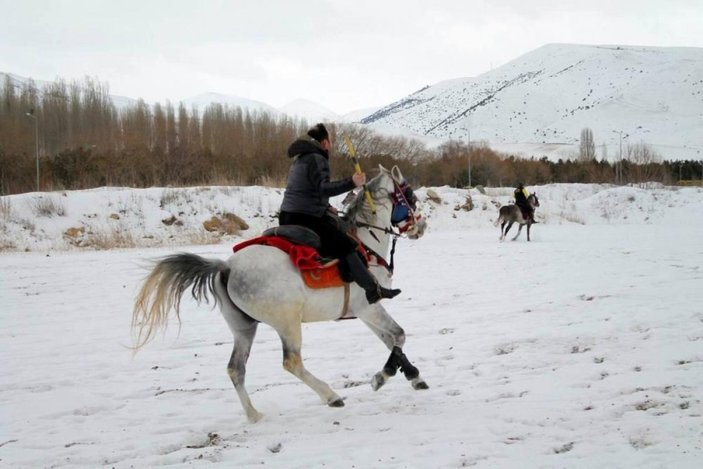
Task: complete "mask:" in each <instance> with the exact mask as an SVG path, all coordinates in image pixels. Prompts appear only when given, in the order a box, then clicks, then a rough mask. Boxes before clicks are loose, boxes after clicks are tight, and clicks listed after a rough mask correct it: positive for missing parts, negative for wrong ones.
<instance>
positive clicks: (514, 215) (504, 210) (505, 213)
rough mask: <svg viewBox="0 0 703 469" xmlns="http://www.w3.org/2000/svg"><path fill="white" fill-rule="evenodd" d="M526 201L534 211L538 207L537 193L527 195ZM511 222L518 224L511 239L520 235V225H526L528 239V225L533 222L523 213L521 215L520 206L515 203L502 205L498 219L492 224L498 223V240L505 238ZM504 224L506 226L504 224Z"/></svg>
mask: <svg viewBox="0 0 703 469" xmlns="http://www.w3.org/2000/svg"><path fill="white" fill-rule="evenodd" d="M527 203H528V204H530V207H532V211H533V212H534V210H535V209H536V208H537V207H539V199H538V198H537V194H536V193H535V194H530V196H529V197H527ZM513 223H517V224H518V226H519V227H518V230H517V234H516V235H515V237H514V238H513V241H515V240H516V239H517V237H518V236H520V232H521V231H522V225H527V240H528V241H529V240H530V226H532V224H533V223H534V222H533V221H532V220H530V219H528V218H525V215H523V213H522V210H521V209H520V207H518V206H517V205H515V204H510V205H503V206H502V207H500V210H499V211H498V219H497V220H496V222H495V223H494V225H495V226H498V224H500V240H501V241H503V240H504V239H505V236H506V235H507V234H508V231H510V227H512V226H513ZM506 224H507V225H508V226H505V225H506Z"/></svg>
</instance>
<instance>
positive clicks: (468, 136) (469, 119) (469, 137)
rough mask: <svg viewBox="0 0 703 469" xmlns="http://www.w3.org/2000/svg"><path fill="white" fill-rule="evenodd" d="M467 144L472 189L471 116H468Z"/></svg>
mask: <svg viewBox="0 0 703 469" xmlns="http://www.w3.org/2000/svg"><path fill="white" fill-rule="evenodd" d="M466 146H467V147H468V149H469V189H471V116H466Z"/></svg>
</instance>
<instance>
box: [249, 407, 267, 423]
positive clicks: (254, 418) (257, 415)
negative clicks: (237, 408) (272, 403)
mask: <svg viewBox="0 0 703 469" xmlns="http://www.w3.org/2000/svg"><path fill="white" fill-rule="evenodd" d="M262 418H264V414H262V413H261V412H257V411H256V410H255V411H253V412H249V413H248V414H247V420H249V423H256V422H258V421H259V420H261V419H262Z"/></svg>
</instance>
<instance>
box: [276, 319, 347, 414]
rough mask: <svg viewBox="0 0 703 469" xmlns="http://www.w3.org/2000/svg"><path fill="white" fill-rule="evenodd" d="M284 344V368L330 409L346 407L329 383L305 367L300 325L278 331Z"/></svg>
mask: <svg viewBox="0 0 703 469" xmlns="http://www.w3.org/2000/svg"><path fill="white" fill-rule="evenodd" d="M277 332H278V335H279V336H280V337H281V343H282V344H283V368H285V369H286V371H288V372H290V373H291V374H293V375H294V376H295V377H297V378H298V379H300V380H301V381H302V382H303V383H305V384H307V385H308V386H310V388H311V389H312V390H313V391H315V392H316V393H317V394H318V395H319V396H320V398H322V400H323V401H324V402H325V403H327V405H328V406H330V407H344V401H343V400H342V398H341V397H339V396H338V395H337V393H335V392H334V391H333V390H332V388H330V387H329V385H328V384H327V383H325V382H324V381H322V380H320V379H318V378H316V377H315V376H314V375H313V374H312V373H310V372H309V371H308V370H306V369H305V367H304V366H303V358H302V356H301V354H300V348H301V345H302V330H301V325H300V323H297V324H294V325H290V326H289V327H287V328H286V330H285V331H282V330H278V329H277Z"/></svg>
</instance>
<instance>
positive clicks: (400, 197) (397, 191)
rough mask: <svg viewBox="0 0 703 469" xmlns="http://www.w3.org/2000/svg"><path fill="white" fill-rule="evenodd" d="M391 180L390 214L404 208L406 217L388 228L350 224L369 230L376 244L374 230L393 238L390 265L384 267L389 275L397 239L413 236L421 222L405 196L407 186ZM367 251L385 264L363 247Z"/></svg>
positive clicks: (376, 238) (366, 224)
mask: <svg viewBox="0 0 703 469" xmlns="http://www.w3.org/2000/svg"><path fill="white" fill-rule="evenodd" d="M391 179H392V180H393V188H394V190H393V194H392V195H391V200H392V201H393V207H392V208H391V212H392V211H393V209H395V208H396V207H398V206H404V207H405V208H407V210H408V215H407V216H406V217H405V218H403V219H401V220H397V221H395V222H393V221H391V224H390V226H385V227H384V226H378V225H373V224H371V223H366V222H362V221H356V220H355V221H353V222H352V223H353V224H354V225H355V226H356V227H357V228H367V229H368V230H369V234H371V236H372V237H373V238H374V239H375V240H376V241H378V242H380V240H379V239H378V237H377V236H376V234H375V233H374V230H376V231H380V232H382V233H384V234H387V235H390V236H392V238H393V241H392V244H391V260H390V263H388V264H387V265H386V268H387V269H388V270H389V271H390V273H391V274H392V273H393V264H394V260H393V257H394V255H395V245H396V243H397V242H398V238H406V237H410V236H414V235H416V234H417V233H418V231H419V229H420V227H419V225H420V221H421V220H422V215H421V214H420V213H417V212H416V211H415V209H414V208H413V206H414V204H413V203H411V202H410V201H409V200H408V199H407V197H406V195H405V191H406V190H407V188H409V187H410V185H409V184H406V185H405V186H401V184H400V183H399V182H398V181H396V179H395V178H394V177H392V176H391ZM364 247H365V248H366V249H367V251H370V253H371V254H373V255H374V256H375V257H377V258H378V259H380V260H382V261H383V262H382V264H386V262H385V260H384V259H383V257H382V256H380V255H379V254H378V253H376V252H374V251H373V250H372V249H370V248H369V247H368V246H364Z"/></svg>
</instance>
